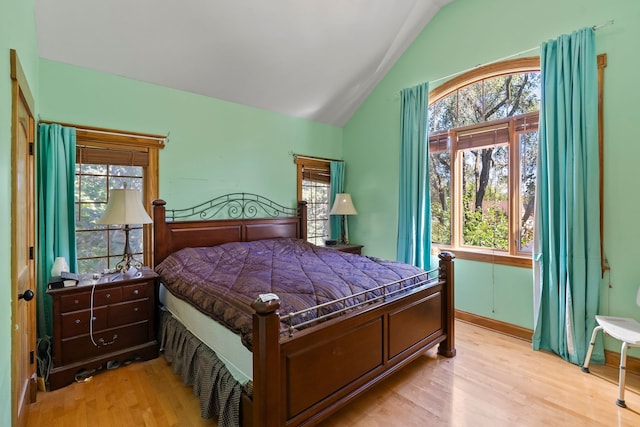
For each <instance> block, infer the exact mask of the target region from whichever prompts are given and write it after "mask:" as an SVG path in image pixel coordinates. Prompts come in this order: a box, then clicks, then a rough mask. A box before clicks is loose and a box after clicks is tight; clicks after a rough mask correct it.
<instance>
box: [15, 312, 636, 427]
mask: <svg viewBox="0 0 640 427" xmlns="http://www.w3.org/2000/svg"><path fill="white" fill-rule="evenodd" d="M456 347H457V351H458V355H457V356H456V357H455V358H452V359H446V358H442V357H437V356H436V355H435V353H434V352H433V351H430V352H428V353H427V354H425V356H424V357H421V358H419V359H418V360H416V361H415V362H413V363H412V364H410V365H409V366H407V367H406V368H404V369H402V370H401V371H399V372H397V373H396V374H395V375H393V376H392V377H390V378H388V379H387V380H385V381H383V382H382V383H380V384H378V385H377V386H376V387H374V388H373V389H372V390H370V391H369V392H367V393H366V394H364V395H363V396H361V397H359V398H358V399H356V400H355V401H354V402H352V403H351V404H350V405H349V406H347V407H346V408H344V409H343V410H341V411H339V412H338V413H336V414H334V415H333V416H332V417H331V418H330V419H329V420H327V421H325V422H324V423H322V424H321V426H322V427H330V426H331V427H342V426H345V427H346V426H349V427H352V426H356V427H365V426H366V427H377V426H385V427H390V426H402V427H410V426H420V427H423V426H426V425H428V426H473V427H476V426H492V427H493V426H510V427H511V426H555V425H558V426H565V425H566V426H576V425H580V426H638V425H640V378H639V377H638V376H635V375H633V374H628V375H627V391H626V395H625V399H626V402H627V405H628V407H629V408H627V409H622V408H619V407H617V406H616V404H615V400H616V397H617V370H616V369H613V368H609V367H605V366H597V365H593V366H592V374H591V375H588V374H583V373H582V372H581V371H580V368H579V367H577V366H574V365H571V364H569V363H566V362H564V361H562V360H561V359H560V358H559V357H557V356H554V355H551V354H547V353H544V352H535V351H532V350H531V345H530V343H528V342H526V341H523V340H520V339H516V338H512V337H508V336H506V335H502V334H499V333H496V332H493V331H490V330H487V329H483V328H481V327H477V326H474V325H470V324H468V323H465V322H461V321H457V322H456ZM199 413H200V410H199V404H198V399H197V398H196V397H195V396H193V395H192V394H191V388H190V387H187V386H184V385H183V384H182V381H181V379H180V378H179V376H177V375H175V374H173V371H172V370H171V367H170V366H169V365H167V363H166V362H165V361H164V359H163V358H158V359H155V360H151V361H148V362H137V363H132V364H130V365H128V366H123V367H120V368H118V369H115V370H112V371H106V372H103V373H101V374H98V375H95V376H94V377H93V379H92V380H91V381H88V382H85V383H76V384H72V385H70V386H68V387H65V388H62V389H59V390H56V391H53V392H48V393H39V394H38V397H37V402H36V403H34V404H32V405H31V407H30V409H29V416H28V422H27V426H28V427H35V426H45V425H46V426H47V427H58V426H60V427H62V426H64V427H81V426H92V427H93V426H98V427H101V426H118V427H129V426H136V427H137V426H181V427H182V426H186V427H190V426H195V427H198V426H209V427H211V426H216V425H217V424H216V422H215V421H214V420H203V419H201V418H200V416H199Z"/></svg>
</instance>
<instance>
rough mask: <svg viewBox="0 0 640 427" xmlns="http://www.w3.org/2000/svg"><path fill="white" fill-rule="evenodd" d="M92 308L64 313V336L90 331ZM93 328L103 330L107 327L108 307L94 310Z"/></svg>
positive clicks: (68, 336)
mask: <svg viewBox="0 0 640 427" xmlns="http://www.w3.org/2000/svg"><path fill="white" fill-rule="evenodd" d="M90 316H91V310H80V311H72V312H70V313H65V314H62V338H70V337H74V336H76V335H83V334H88V333H89V318H90ZM93 317H94V320H93V330H94V332H96V331H101V330H103V329H106V328H107V308H106V307H100V308H95V309H94V310H93Z"/></svg>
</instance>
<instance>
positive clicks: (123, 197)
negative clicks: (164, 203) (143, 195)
mask: <svg viewBox="0 0 640 427" xmlns="http://www.w3.org/2000/svg"><path fill="white" fill-rule="evenodd" d="M150 222H152V220H151V217H150V216H149V214H147V211H145V210H144V207H143V206H142V201H141V199H140V192H139V191H138V190H130V189H127V188H123V189H112V190H110V192H109V203H107V208H106V209H105V211H104V214H102V217H100V219H99V220H98V221H96V223H97V224H109V225H112V224H123V225H124V224H149V223H150Z"/></svg>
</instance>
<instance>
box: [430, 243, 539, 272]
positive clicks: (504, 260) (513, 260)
mask: <svg viewBox="0 0 640 427" xmlns="http://www.w3.org/2000/svg"><path fill="white" fill-rule="evenodd" d="M433 249H434V250H435V251H436V252H452V253H453V254H454V255H455V256H456V258H457V259H466V260H470V261H479V262H487V263H490V264H500V265H510V266H512V267H522V268H531V267H532V261H531V256H514V255H507V254H505V253H502V252H492V251H480V250H472V249H460V248H450V247H447V246H439V245H434V246H433Z"/></svg>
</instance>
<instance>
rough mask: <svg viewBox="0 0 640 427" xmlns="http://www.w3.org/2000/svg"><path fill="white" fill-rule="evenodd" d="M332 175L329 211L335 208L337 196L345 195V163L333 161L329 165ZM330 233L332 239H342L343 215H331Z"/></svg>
mask: <svg viewBox="0 0 640 427" xmlns="http://www.w3.org/2000/svg"><path fill="white" fill-rule="evenodd" d="M329 171H330V173H331V191H330V194H329V210H331V208H332V207H333V202H335V200H336V194H338V193H344V162H339V161H333V162H331V163H330V164H329ZM329 231H330V233H331V235H330V237H331V238H332V239H340V235H341V233H342V221H341V215H329Z"/></svg>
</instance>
